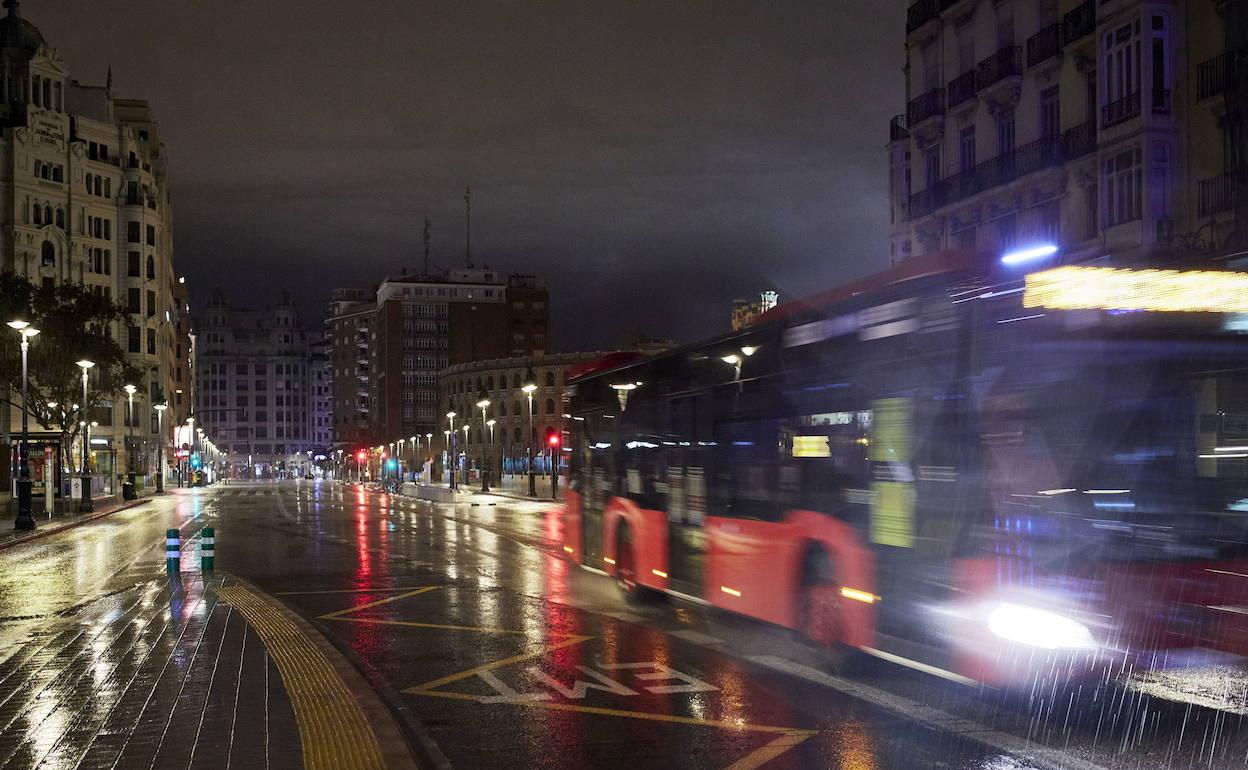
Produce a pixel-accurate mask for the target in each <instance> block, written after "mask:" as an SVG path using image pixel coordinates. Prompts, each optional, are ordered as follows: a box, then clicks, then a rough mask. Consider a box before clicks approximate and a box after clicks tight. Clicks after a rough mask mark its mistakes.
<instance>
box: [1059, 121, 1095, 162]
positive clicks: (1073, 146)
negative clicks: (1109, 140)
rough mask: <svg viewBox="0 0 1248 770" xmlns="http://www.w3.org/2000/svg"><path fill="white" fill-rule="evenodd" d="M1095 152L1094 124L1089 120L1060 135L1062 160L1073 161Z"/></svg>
mask: <svg viewBox="0 0 1248 770" xmlns="http://www.w3.org/2000/svg"><path fill="white" fill-rule="evenodd" d="M1094 152H1096V123H1095V122H1094V121H1091V120H1089V121H1088V122H1086V123H1080V124H1079V125H1077V126H1075V127H1074V128H1071V129H1067V131H1066V132H1065V133H1063V134H1062V155H1063V158H1062V159H1063V160H1067V161H1070V160H1075V159H1076V158H1082V157H1083V156H1084V155H1090V154H1092V153H1094Z"/></svg>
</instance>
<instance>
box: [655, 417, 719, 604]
mask: <svg viewBox="0 0 1248 770" xmlns="http://www.w3.org/2000/svg"><path fill="white" fill-rule="evenodd" d="M697 401H698V399H696V398H694V397H689V398H677V399H673V400H672V402H671V422H670V424H671V430H670V431H668V437H667V439H666V440H665V441H664V444H663V449H664V452H665V454H666V456H667V462H666V465H667V536H668V572H669V575H668V581H669V585H670V586H671V587H672V588H673V589H674V590H676V591H680V592H681V593H686V594H689V595H691V596H702V593H703V588H702V575H703V567H704V562H705V559H706V532H705V530H704V529H703V522H704V521H705V519H706V476H707V474H706V463H705V459H704V458H706V457H707V455H708V452H707V449H706V446H705V439H704V440H702V442H701V443H699V438H698V437H699V431H698V427H697V426H698V407H699V406H700V405H699V404H698V403H697ZM701 406H704V407H706V408H705V409H703V411H705V412H706V413H707V414H706V415H705V419H706V421H708V422H709V419H710V413H709V403H708V402H706V401H705V400H704V402H703V404H701Z"/></svg>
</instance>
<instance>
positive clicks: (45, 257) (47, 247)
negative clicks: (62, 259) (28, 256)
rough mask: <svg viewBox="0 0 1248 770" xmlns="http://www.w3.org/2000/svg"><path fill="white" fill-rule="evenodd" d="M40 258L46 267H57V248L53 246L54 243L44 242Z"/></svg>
mask: <svg viewBox="0 0 1248 770" xmlns="http://www.w3.org/2000/svg"><path fill="white" fill-rule="evenodd" d="M39 257H40V262H41V263H42V264H43V266H44V267H54V266H55V265H56V247H55V246H53V245H52V241H44V242H43V247H42V248H41V249H40V252H39Z"/></svg>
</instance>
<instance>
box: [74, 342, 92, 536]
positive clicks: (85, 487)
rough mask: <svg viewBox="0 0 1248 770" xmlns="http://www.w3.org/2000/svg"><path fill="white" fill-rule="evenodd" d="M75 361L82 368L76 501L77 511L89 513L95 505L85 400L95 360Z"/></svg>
mask: <svg viewBox="0 0 1248 770" xmlns="http://www.w3.org/2000/svg"><path fill="white" fill-rule="evenodd" d="M77 363H78V368H79V369H82V473H81V476H82V499H81V500H80V501H79V503H78V512H79V513H91V512H92V511H94V510H95V506H94V505H92V504H91V467H90V465H89V462H90V460H89V459H88V454H87V452H89V451H90V449H89V446H90V444H91V426H90V425H88V424H87V415H88V413H89V412H90V411H91V404H90V403H88V402H87V373H88V372H90V371H91V367H93V366H95V362H94V361H88V360H87V359H85V358H84V359H82V360H81V361H78V362H77Z"/></svg>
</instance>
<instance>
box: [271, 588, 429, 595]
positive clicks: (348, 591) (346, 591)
mask: <svg viewBox="0 0 1248 770" xmlns="http://www.w3.org/2000/svg"><path fill="white" fill-rule="evenodd" d="M420 587H421V586H400V587H398V588H339V589H327V590H324V591H278V592H277V593H276V594H274V596H316V595H317V594H391V593H394V592H395V591H411V590H412V589H413V588H420ZM427 587H430V588H436V587H437V586H427Z"/></svg>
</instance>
